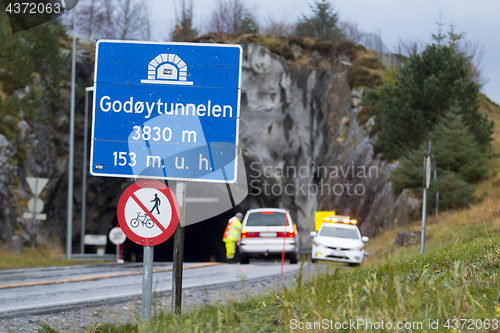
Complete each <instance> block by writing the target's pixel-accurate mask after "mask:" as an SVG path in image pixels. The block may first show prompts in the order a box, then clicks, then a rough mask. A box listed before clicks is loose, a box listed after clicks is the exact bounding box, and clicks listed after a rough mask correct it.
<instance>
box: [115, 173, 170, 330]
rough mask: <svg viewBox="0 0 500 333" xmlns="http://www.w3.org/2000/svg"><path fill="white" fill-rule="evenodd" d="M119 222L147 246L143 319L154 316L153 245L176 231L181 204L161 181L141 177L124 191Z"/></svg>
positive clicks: (144, 261)
mask: <svg viewBox="0 0 500 333" xmlns="http://www.w3.org/2000/svg"><path fill="white" fill-rule="evenodd" d="M117 213H118V215H117V217H118V223H119V224H120V228H121V230H122V231H123V233H125V235H126V236H127V237H128V238H129V239H130V240H131V241H132V242H134V243H136V244H139V245H142V246H144V259H143V278H142V312H141V320H142V321H143V322H145V321H147V320H148V318H149V316H150V315H151V294H152V292H153V289H152V287H153V250H154V248H153V246H155V245H157V244H161V243H163V242H164V241H166V240H167V239H168V238H170V236H172V235H173V234H174V231H175V230H176V228H177V225H178V221H179V204H178V202H177V199H176V198H175V196H174V193H173V192H172V191H171V190H170V189H169V188H168V187H167V186H165V184H163V183H162V182H160V181H157V180H141V181H138V182H136V183H134V184H132V185H130V186H129V187H127V189H126V190H125V191H124V192H123V194H122V196H121V197H120V201H119V202H118V209H117Z"/></svg>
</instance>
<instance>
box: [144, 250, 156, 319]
mask: <svg viewBox="0 0 500 333" xmlns="http://www.w3.org/2000/svg"><path fill="white" fill-rule="evenodd" d="M153 254H154V246H144V258H143V265H142V268H143V272H142V301H141V302H142V304H141V305H142V307H141V321H142V322H146V321H148V319H149V317H151V294H152V293H153Z"/></svg>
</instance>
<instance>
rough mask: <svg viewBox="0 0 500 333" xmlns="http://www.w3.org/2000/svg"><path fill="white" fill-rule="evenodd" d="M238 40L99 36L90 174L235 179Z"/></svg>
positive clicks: (176, 178) (237, 122)
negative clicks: (176, 40) (201, 41)
mask: <svg viewBox="0 0 500 333" xmlns="http://www.w3.org/2000/svg"><path fill="white" fill-rule="evenodd" d="M241 59H242V47H241V46H240V45H227V44H198V43H153V42H137V41H117V40H99V41H97V44H96V62H95V81H94V108H93V119H92V147H91V153H90V154H91V155H90V159H91V162H90V173H91V174H92V175H94V176H107V177H130V178H158V179H173V180H191V181H204V182H229V183H234V182H236V178H237V167H238V166H237V161H238V158H237V156H238V129H239V117H240V94H241Z"/></svg>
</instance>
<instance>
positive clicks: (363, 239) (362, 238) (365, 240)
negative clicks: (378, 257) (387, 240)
mask: <svg viewBox="0 0 500 333" xmlns="http://www.w3.org/2000/svg"><path fill="white" fill-rule="evenodd" d="M369 240H370V238H368V237H366V236H363V237H361V241H363V242H365V243H366V242H368V241H369Z"/></svg>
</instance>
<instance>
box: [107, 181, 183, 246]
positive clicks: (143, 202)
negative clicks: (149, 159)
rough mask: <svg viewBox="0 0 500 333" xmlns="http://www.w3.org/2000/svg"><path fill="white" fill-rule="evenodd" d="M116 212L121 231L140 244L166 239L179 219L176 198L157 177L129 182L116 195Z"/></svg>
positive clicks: (148, 244) (156, 243)
mask: <svg viewBox="0 0 500 333" xmlns="http://www.w3.org/2000/svg"><path fill="white" fill-rule="evenodd" d="M117 212H118V213H117V217H118V223H119V224H120V227H121V229H122V231H123V232H124V233H125V235H126V236H127V237H128V238H129V239H130V240H131V241H133V242H134V243H137V244H139V245H144V246H154V245H158V244H161V243H163V242H164V241H166V240H167V239H168V238H169V237H170V236H172V234H173V233H174V231H175V228H177V224H178V222H179V204H178V202H177V199H176V198H175V196H174V194H173V193H172V191H171V190H170V189H169V188H168V187H167V186H166V185H165V184H163V183H162V182H160V181H158V180H140V181H137V182H135V183H134V184H132V185H130V186H129V187H128V188H127V189H126V190H125V191H124V192H123V194H122V196H121V197H120V201H119V202H118V209H117Z"/></svg>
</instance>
